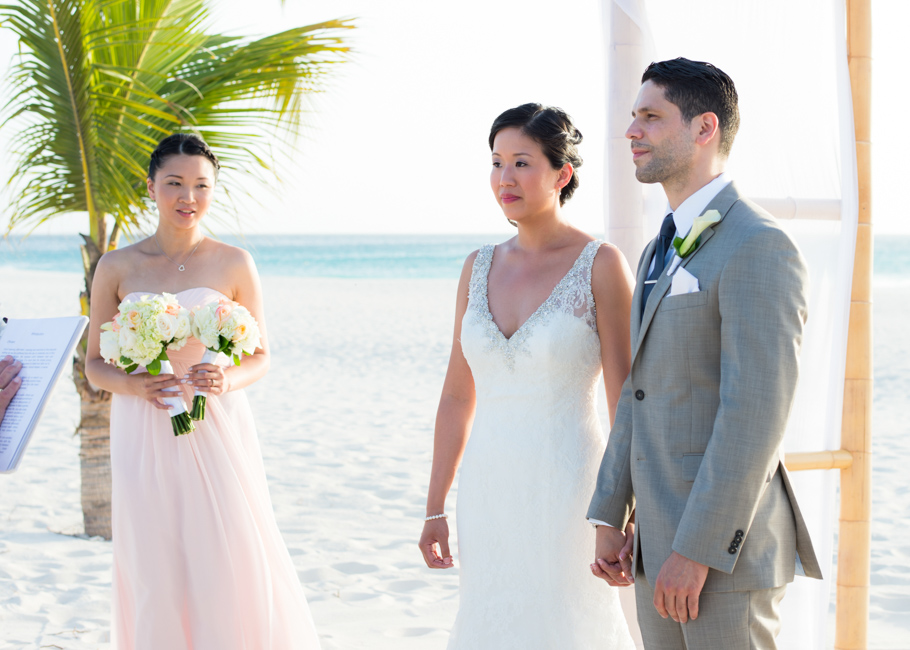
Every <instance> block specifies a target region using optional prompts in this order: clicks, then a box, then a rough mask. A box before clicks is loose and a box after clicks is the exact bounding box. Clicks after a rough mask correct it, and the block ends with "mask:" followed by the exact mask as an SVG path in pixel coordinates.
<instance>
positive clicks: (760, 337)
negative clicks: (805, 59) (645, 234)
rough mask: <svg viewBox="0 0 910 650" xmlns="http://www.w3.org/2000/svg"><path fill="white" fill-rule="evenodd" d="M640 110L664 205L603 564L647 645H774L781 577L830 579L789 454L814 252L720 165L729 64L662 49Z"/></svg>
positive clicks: (601, 539)
mask: <svg viewBox="0 0 910 650" xmlns="http://www.w3.org/2000/svg"><path fill="white" fill-rule="evenodd" d="M632 115H633V121H632V125H631V126H630V127H629V129H628V131H627V132H626V137H628V138H629V139H630V140H631V144H632V158H633V161H634V164H635V175H636V178H638V180H639V181H641V182H642V183H660V184H661V185H662V186H663V188H664V191H665V192H666V194H667V199H668V200H669V209H668V210H667V216H666V218H665V219H664V221H663V225H662V226H661V229H660V235H659V236H658V237H657V238H656V239H655V240H653V241H652V242H651V243H650V244H648V246H647V248H646V249H645V252H644V254H643V255H642V257H641V260H640V261H639V264H638V281H637V284H636V287H635V293H634V295H633V298H632V371H631V374H630V375H629V377H628V378H627V379H626V382H625V384H624V386H623V389H622V395H621V396H620V400H619V406H618V408H617V411H616V419H615V424H614V425H613V429H612V431H611V432H610V440H609V443H608V445H607V450H606V452H605V453H604V457H603V461H602V463H601V466H600V473H599V475H598V478H597V486H596V490H595V493H594V498H593V499H592V500H591V506H590V508H589V510H588V519H589V520H590V521H591V522H592V523H594V524H595V525H596V526H597V547H596V551H595V554H596V558H595V563H594V564H592V565H591V569H592V571H593V572H594V574H595V575H597V576H598V577H601V578H604V579H605V580H607V581H608V582H609V583H610V584H612V585H616V586H623V585H626V584H629V583H630V582H631V581H632V576H634V581H635V584H636V589H635V592H636V601H637V607H638V622H639V626H640V627H641V632H642V638H643V640H644V642H645V647H646V648H649V649H652V648H661V649H663V648H680V649H685V648H687V649H689V650H694V649H696V648H697V649H698V650H705V649H713V648H775V647H776V645H775V640H774V638H775V636H776V635H777V633H778V631H779V628H780V624H779V605H780V601H781V599H782V598H783V595H784V590H785V589H786V585H787V583H789V582H790V581H792V580H793V576H794V573H795V572H796V571H798V572H799V573H801V574H805V575H807V576H809V577H813V578H821V572H820V570H819V566H818V562H817V560H816V558H815V553H814V551H813V549H812V543H811V541H810V540H809V535H808V532H807V530H806V526H805V523H804V522H803V518H802V515H801V514H800V511H799V507H798V506H797V503H796V498H795V497H794V495H793V490H792V488H791V486H790V481H789V478H788V476H787V471H786V468H785V467H784V465H783V463H782V462H781V455H780V446H781V441H782V439H783V436H784V430H785V428H786V426H787V418H788V417H789V414H790V408H791V406H792V404H793V394H794V391H795V389H796V382H797V376H798V374H799V351H800V342H801V340H802V334H803V326H804V324H805V322H806V316H807V304H806V301H807V288H806V285H807V280H808V275H807V270H806V264H805V262H804V260H803V258H802V256H801V255H800V252H799V250H798V249H797V248H796V246H795V244H794V243H793V242H792V241H791V240H790V238H789V237H788V236H787V235H786V234H785V233H784V232H783V231H782V230H781V229H780V228H779V227H778V225H777V224H776V223H775V221H774V219H773V218H772V217H771V216H770V215H769V214H768V213H767V212H765V211H764V210H762V209H761V208H760V207H758V206H757V205H756V204H754V203H752V202H750V201H749V200H748V199H746V198H745V197H743V196H742V195H741V194H740V193H739V190H738V189H737V187H736V185H735V183H732V182H730V178H729V177H728V176H727V174H725V173H724V167H725V165H726V161H727V157H728V155H729V154H730V147H731V145H732V144H733V138H734V136H735V135H736V130H737V128H738V126H739V109H738V106H737V94H736V89H735V88H734V86H733V81H732V80H731V79H730V77H728V76H727V75H726V74H725V73H723V72H722V71H720V70H719V69H717V68H715V67H714V66H712V65H711V64H709V63H701V62H695V61H689V60H688V59H683V58H679V59H675V60H673V61H663V62H661V63H652V64H651V65H650V66H649V67H648V69H647V70H646V71H645V74H644V76H643V77H642V86H641V90H640V92H639V94H638V98H637V99H636V102H635V106H634V107H633V110H632ZM633 510H634V516H635V538H634V545H633V548H634V557H633V558H632V559H631V561H630V560H629V559H628V558H626V557H624V555H625V554H624V553H622V548H623V545H624V544H625V542H626V540H625V535H624V533H623V530H624V529H625V526H626V524H627V522H628V521H629V519H630V517H631V516H632V515H633Z"/></svg>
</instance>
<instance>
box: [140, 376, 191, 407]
mask: <svg viewBox="0 0 910 650" xmlns="http://www.w3.org/2000/svg"><path fill="white" fill-rule="evenodd" d="M127 376H128V377H129V378H130V381H131V382H132V393H133V395H135V396H136V397H141V398H142V399H144V400H148V402H150V403H151V405H152V406H154V407H155V408H157V409H161V410H164V411H166V410H168V409H169V408H170V407H169V406H168V405H167V404H164V403H162V402H161V401H160V399H164V398H165V397H173V396H174V395H175V393H174V391H168V390H165V389H166V388H170V387H172V386H176V385H177V384H178V383H179V382H178V381H177V377H175V376H174V375H168V374H160V375H151V374H149V373H147V372H143V373H140V374H138V375H127ZM177 394H179V393H177Z"/></svg>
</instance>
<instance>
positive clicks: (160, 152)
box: [149, 133, 221, 180]
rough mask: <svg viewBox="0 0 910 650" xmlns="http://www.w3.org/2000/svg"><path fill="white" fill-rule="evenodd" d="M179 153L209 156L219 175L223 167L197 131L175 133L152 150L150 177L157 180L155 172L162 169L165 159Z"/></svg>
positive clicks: (216, 174) (216, 173)
mask: <svg viewBox="0 0 910 650" xmlns="http://www.w3.org/2000/svg"><path fill="white" fill-rule="evenodd" d="M177 154H184V155H186V156H203V157H204V158H207V159H208V161H209V162H210V163H212V166H213V167H214V168H215V176H216V177H217V176H218V170H219V169H221V164H220V163H219V162H218V158H217V157H216V156H215V154H214V153H212V150H211V149H210V148H209V146H208V145H207V144H206V143H205V140H203V139H202V138H200V137H199V136H198V135H196V134H195V133H174V134H173V135H169V136H167V137H166V138H165V139H164V140H162V141H161V142H159V143H158V146H157V147H155V150H154V151H153V152H152V157H151V159H150V160H149V178H151V179H152V180H155V173H156V172H157V171H158V170H159V169H161V166H162V165H163V164H164V161H165V160H167V159H168V158H170V157H171V156H176V155H177Z"/></svg>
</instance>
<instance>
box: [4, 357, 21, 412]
mask: <svg viewBox="0 0 910 650" xmlns="http://www.w3.org/2000/svg"><path fill="white" fill-rule="evenodd" d="M20 370H22V364H21V363H20V362H19V361H16V360H15V359H13V358H12V357H4V358H2V359H0V422H3V416H4V415H6V407H7V406H9V403H10V402H11V401H13V397H15V396H16V392H17V391H18V390H19V386H21V385H22V379H21V378H20V377H17V376H16V375H18V374H19V371H20Z"/></svg>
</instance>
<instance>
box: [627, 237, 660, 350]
mask: <svg viewBox="0 0 910 650" xmlns="http://www.w3.org/2000/svg"><path fill="white" fill-rule="evenodd" d="M656 247H657V239H652V240H651V243H650V244H648V245H647V247H646V248H645V252H644V253H642V263H641V264H640V265H639V267H638V277H637V278H636V279H635V290H634V291H633V292H632V319H631V320H632V329H631V332H632V341H633V342H635V341H638V332H639V331H640V330H641V324H642V320H641V319H640V318H639V317H638V314H640V313H641V296H642V293H643V292H644V290H645V280H647V279H648V267H649V266H650V265H651V261H650V260H651V258H652V257H653V256H654V249H655V248H656ZM645 260H647V261H645ZM633 358H634V355H633Z"/></svg>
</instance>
